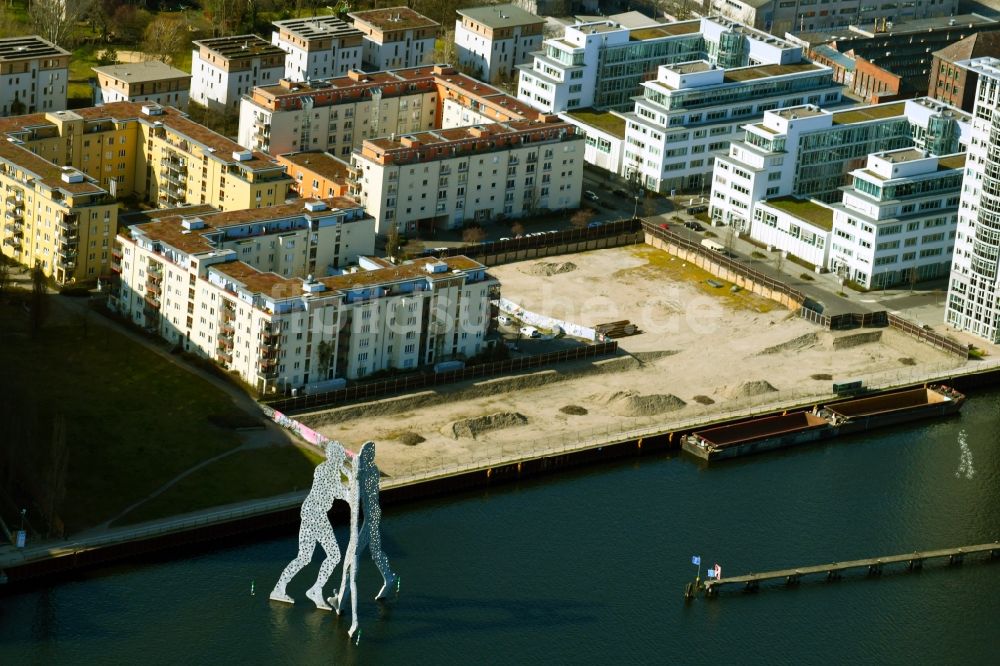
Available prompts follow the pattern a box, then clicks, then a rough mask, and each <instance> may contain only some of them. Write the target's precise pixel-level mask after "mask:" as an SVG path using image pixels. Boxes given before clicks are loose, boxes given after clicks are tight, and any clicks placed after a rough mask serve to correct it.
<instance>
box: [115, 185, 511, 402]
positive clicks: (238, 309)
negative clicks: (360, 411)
mask: <svg viewBox="0 0 1000 666" xmlns="http://www.w3.org/2000/svg"><path fill="white" fill-rule="evenodd" d="M324 206H325V209H324ZM338 206H343V208H338ZM295 208H297V210H298V212H294V211H292V210H280V211H279V210H277V209H276V210H275V211H274V213H273V214H270V215H269V216H268V217H266V218H262V217H260V215H261V214H262V211H245V212H244V213H246V214H253V215H255V217H254V219H251V220H246V221H242V220H240V219H239V217H238V216H239V214H238V213H233V214H225V213H223V214H221V215H227V219H226V220H225V224H223V225H219V226H215V225H217V224H219V223H218V217H219V216H214V217H215V218H216V219H214V220H213V219H212V218H207V219H204V220H202V219H200V218H173V219H167V220H161V221H157V222H153V223H149V224H146V225H139V226H138V227H133V228H132V229H131V230H130V232H131V234H130V236H127V237H126V236H119V239H118V240H119V242H120V250H119V256H118V257H117V258H118V260H119V263H118V270H119V271H120V274H121V279H120V282H119V283H117V284H116V285H115V287H114V288H113V289H112V291H111V298H110V302H111V304H112V306H113V307H116V308H117V309H118V310H119V311H120V312H121V313H122V314H124V315H125V316H128V317H129V318H130V319H131V320H132V321H133V322H135V323H136V324H137V325H139V326H143V327H145V328H147V329H148V330H152V331H155V332H156V333H157V334H158V335H160V336H161V337H163V338H164V339H166V340H168V341H170V342H173V343H176V344H180V345H182V346H183V347H184V348H185V349H187V350H189V351H193V352H196V353H199V354H201V355H203V356H205V357H208V358H211V359H213V360H215V361H217V362H218V363H220V364H221V365H222V366H223V367H225V368H226V369H228V370H230V371H234V372H237V373H238V374H239V375H240V377H241V378H242V379H243V380H244V381H246V382H247V383H248V384H250V385H251V386H254V387H255V388H256V389H257V390H258V391H260V392H261V393H270V392H274V391H287V390H289V389H302V388H305V389H306V390H328V389H330V388H334V387H336V386H339V385H343V382H344V381H345V380H347V379H356V378H360V377H364V376H366V375H370V374H372V373H374V372H378V371H380V370H387V369H416V368H418V367H420V366H422V365H425V364H429V363H436V362H438V361H444V360H450V359H456V358H460V359H461V358H470V357H472V356H475V355H476V354H478V353H479V352H480V351H482V350H483V349H484V348H485V346H486V340H485V336H486V332H487V330H488V326H489V319H490V310H489V299H490V298H491V297H494V298H495V297H497V296H498V291H499V285H498V283H497V282H496V280H494V279H493V278H491V277H490V276H489V275H487V274H486V270H485V267H484V266H482V265H481V264H479V263H477V262H474V261H472V260H470V259H467V258H465V257H452V258H449V259H445V260H441V261H439V260H437V259H434V258H429V259H427V260H425V261H421V262H419V263H410V264H404V265H402V266H392V265H391V264H387V263H385V262H383V261H381V260H366V259H364V258H360V260H359V261H360V264H361V265H360V266H354V267H352V268H351V270H349V271H338V272H337V274H335V275H327V276H323V277H318V276H316V275H315V274H313V275H306V276H301V275H294V274H281V273H279V272H277V271H270V270H268V268H271V267H273V266H274V264H273V262H269V261H268V260H267V258H266V256H265V254H255V252H254V251H253V250H251V251H250V252H246V251H245V250H244V249H241V246H243V245H246V244H248V243H250V244H257V245H261V244H268V245H270V244H276V245H283V247H281V248H280V249H279V248H278V247H276V248H275V249H278V250H279V251H278V252H277V253H276V254H277V256H282V254H283V252H288V253H289V254H290V255H296V256H299V257H300V258H303V257H305V256H306V255H305V249H306V247H309V248H310V252H312V251H314V250H315V249H316V248H317V247H322V246H324V245H326V246H328V245H329V241H328V240H327V241H326V242H323V241H319V242H314V240H313V239H315V237H316V236H317V235H321V234H326V235H329V234H330V233H334V234H342V235H344V236H346V234H347V233H348V232H349V231H351V230H352V229H354V230H355V231H357V230H358V228H360V230H361V231H360V233H361V235H362V236H363V237H364V238H366V239H368V240H367V241H366V242H369V243H370V242H371V240H372V239H373V238H374V236H373V234H372V228H371V220H370V218H365V217H364V214H363V212H362V211H361V209H360V208H358V207H357V206H356V205H354V204H353V202H350V201H348V200H337V199H334V200H327V201H320V200H310V201H307V202H306V203H305V204H304V206H303V205H302V204H301V203H300V204H296V206H295ZM265 213H266V211H265ZM261 227H264V228H263V230H261ZM268 251H270V250H268ZM244 257H246V259H244ZM255 258H256V259H258V260H262V261H261V263H258V264H257V265H256V266H255V265H254V264H252V263H251V262H252V261H254V259H255Z"/></svg>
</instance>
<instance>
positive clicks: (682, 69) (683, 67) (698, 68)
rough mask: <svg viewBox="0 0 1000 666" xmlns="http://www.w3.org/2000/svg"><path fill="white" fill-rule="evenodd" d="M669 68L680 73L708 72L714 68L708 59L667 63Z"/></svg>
mask: <svg viewBox="0 0 1000 666" xmlns="http://www.w3.org/2000/svg"><path fill="white" fill-rule="evenodd" d="M667 68H668V69H670V70H671V71H674V72H677V73H678V74H690V73H692V72H707V71H709V70H710V69H712V63H710V62H708V61H707V60H690V61H688V62H678V63H675V64H672V65H667Z"/></svg>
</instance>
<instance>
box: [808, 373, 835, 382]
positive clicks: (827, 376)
mask: <svg viewBox="0 0 1000 666" xmlns="http://www.w3.org/2000/svg"><path fill="white" fill-rule="evenodd" d="M809 377H810V378H811V379H815V380H816V381H818V382H820V381H830V380H831V379H833V375H831V374H829V373H827V372H817V373H816V374H815V375H809Z"/></svg>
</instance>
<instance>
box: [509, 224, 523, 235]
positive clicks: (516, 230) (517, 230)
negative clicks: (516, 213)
mask: <svg viewBox="0 0 1000 666" xmlns="http://www.w3.org/2000/svg"><path fill="white" fill-rule="evenodd" d="M510 233H512V234H514V236H515V237H517V236H523V235H524V225H523V224H521V223H520V222H515V223H514V224H512V225H510Z"/></svg>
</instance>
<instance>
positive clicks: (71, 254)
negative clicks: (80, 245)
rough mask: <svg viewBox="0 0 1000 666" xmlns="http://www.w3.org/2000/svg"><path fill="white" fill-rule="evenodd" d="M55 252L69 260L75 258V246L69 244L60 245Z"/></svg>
mask: <svg viewBox="0 0 1000 666" xmlns="http://www.w3.org/2000/svg"><path fill="white" fill-rule="evenodd" d="M56 254H58V255H59V256H60V257H62V258H63V259H65V260H67V261H70V260H72V259H76V248H75V247H70V246H60V247H59V249H58V250H56Z"/></svg>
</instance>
